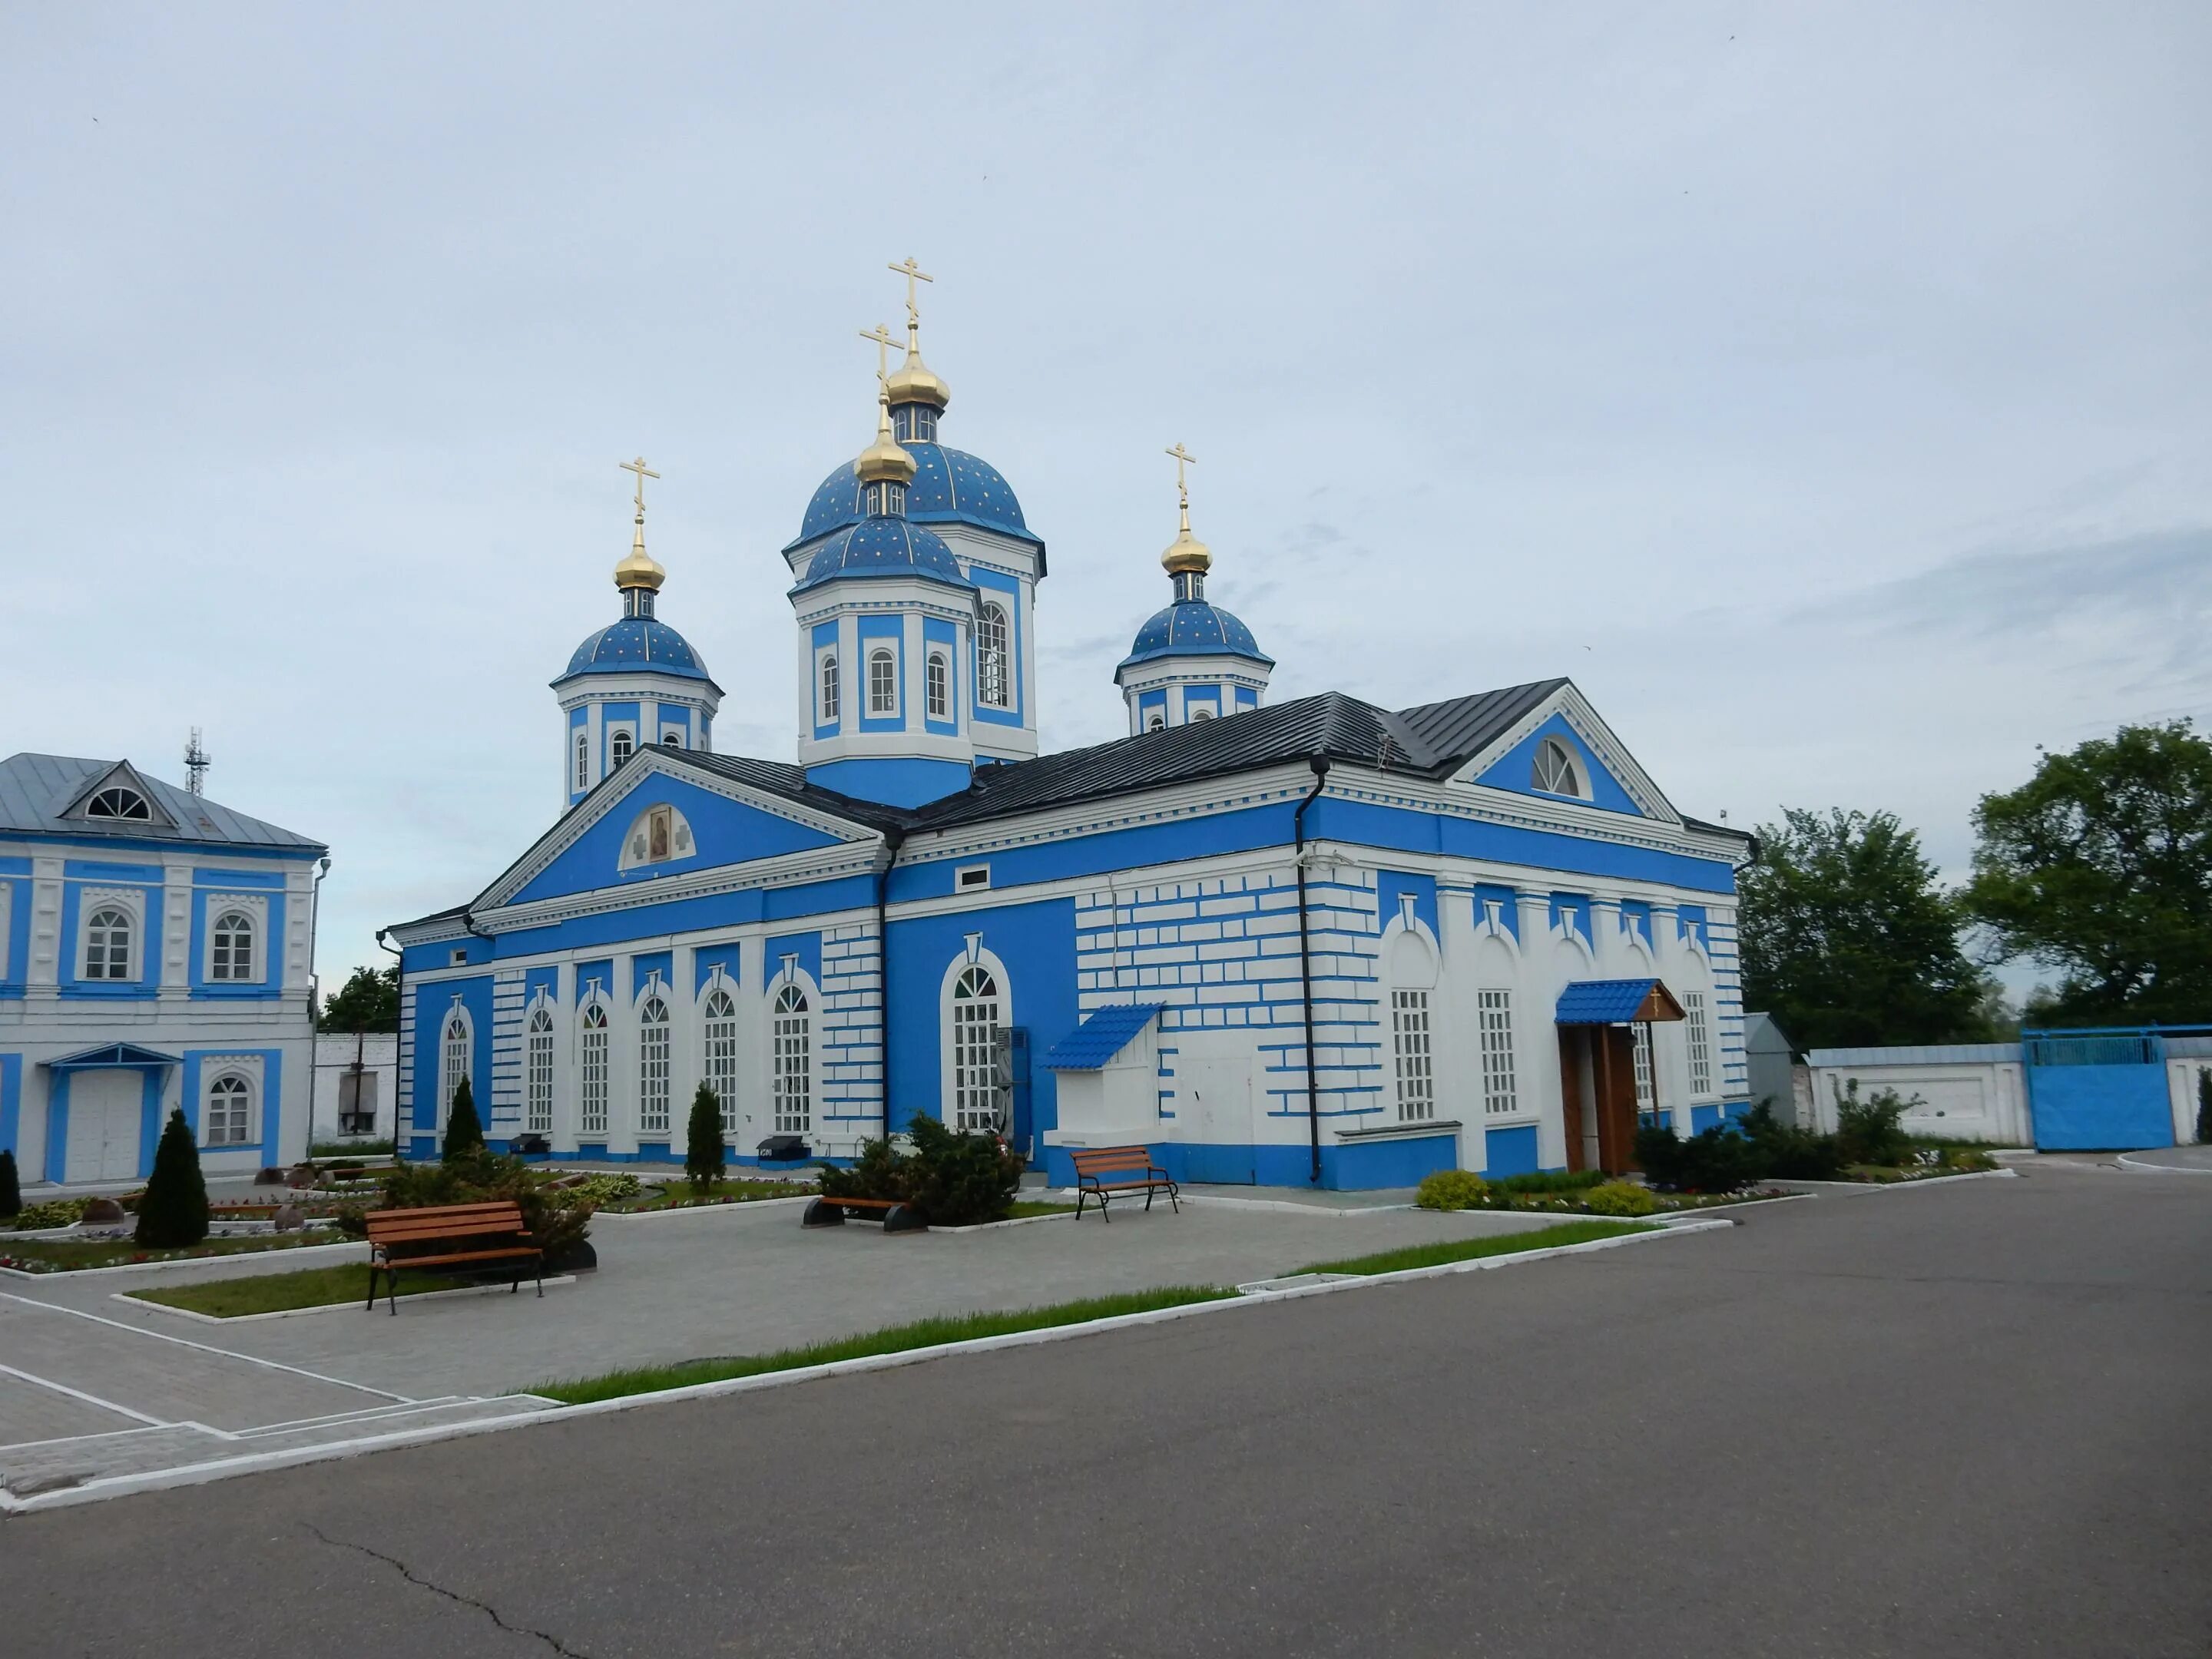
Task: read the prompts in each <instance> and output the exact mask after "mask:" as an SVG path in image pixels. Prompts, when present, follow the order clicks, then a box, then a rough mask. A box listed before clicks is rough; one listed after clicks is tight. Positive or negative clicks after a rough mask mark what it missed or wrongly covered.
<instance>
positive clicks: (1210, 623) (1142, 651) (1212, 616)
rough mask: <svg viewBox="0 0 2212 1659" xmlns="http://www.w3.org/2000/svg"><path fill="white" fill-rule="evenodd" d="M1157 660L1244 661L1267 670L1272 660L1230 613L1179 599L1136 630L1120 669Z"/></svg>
mask: <svg viewBox="0 0 2212 1659" xmlns="http://www.w3.org/2000/svg"><path fill="white" fill-rule="evenodd" d="M1161 657H1246V658H1249V659H1251V660H1252V661H1254V662H1256V663H1264V664H1266V665H1267V666H1268V667H1270V668H1273V666H1274V665H1275V659H1273V657H1271V656H1269V655H1268V654H1267V653H1266V652H1264V651H1262V650H1261V649H1260V645H1259V641H1256V640H1255V639H1254V638H1253V637H1252V630H1251V629H1249V628H1247V627H1245V626H1244V624H1243V622H1242V621H1240V620H1239V619H1238V618H1237V617H1236V616H1235V615H1233V614H1232V613H1231V612H1230V611H1224V610H1223V609H1222V608H1221V607H1220V606H1219V605H1211V604H1208V603H1207V602H1206V600H1204V599H1182V600H1179V601H1177V602H1176V604H1174V605H1170V606H1168V608H1167V609H1166V610H1164V611H1158V612H1156V613H1155V614H1154V615H1153V616H1152V619H1151V620H1150V621H1148V622H1146V624H1145V625H1144V626H1143V627H1142V628H1140V629H1138V630H1137V638H1136V641H1135V642H1134V643H1133V644H1132V645H1131V646H1130V647H1129V654H1128V655H1127V656H1126V657H1124V658H1122V659H1121V666H1122V667H1123V668H1128V667H1132V666H1133V665H1136V664H1138V663H1140V662H1152V661H1155V660H1157V659H1159V658H1161Z"/></svg>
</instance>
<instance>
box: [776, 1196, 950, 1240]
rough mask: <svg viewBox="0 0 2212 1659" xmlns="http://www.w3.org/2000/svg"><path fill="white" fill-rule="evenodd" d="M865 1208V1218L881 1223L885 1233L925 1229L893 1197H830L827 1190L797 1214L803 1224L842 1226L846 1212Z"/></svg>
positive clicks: (925, 1227)
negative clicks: (867, 1213)
mask: <svg viewBox="0 0 2212 1659" xmlns="http://www.w3.org/2000/svg"><path fill="white" fill-rule="evenodd" d="M848 1210H860V1211H863V1212H871V1213H869V1217H868V1218H869V1219H870V1220H872V1221H880V1222H882V1223H883V1224H884V1231H885V1232H887V1233H919V1232H927V1231H928V1230H929V1224H928V1223H927V1221H924V1220H923V1219H922V1218H921V1216H919V1215H918V1214H916V1213H915V1212H914V1210H913V1209H912V1208H911V1207H909V1206H907V1205H905V1204H902V1203H901V1202H900V1201H899V1200H897V1199H895V1198H830V1197H829V1196H827V1195H826V1194H825V1195H824V1196H823V1197H821V1198H817V1199H816V1200H814V1201H813V1202H812V1203H811V1204H810V1205H808V1206H806V1209H805V1212H804V1213H802V1214H801V1215H800V1216H799V1225H800V1226H802V1227H842V1226H843V1225H845V1212H846V1211H848Z"/></svg>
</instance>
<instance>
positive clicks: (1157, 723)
mask: <svg viewBox="0 0 2212 1659" xmlns="http://www.w3.org/2000/svg"><path fill="white" fill-rule="evenodd" d="M1167 729H1168V717H1167V716H1166V715H1165V714H1154V715H1153V716H1152V718H1151V719H1150V720H1146V722H1145V730H1146V731H1147V732H1164V731H1166V730H1167Z"/></svg>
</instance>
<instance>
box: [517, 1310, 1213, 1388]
mask: <svg viewBox="0 0 2212 1659" xmlns="http://www.w3.org/2000/svg"><path fill="white" fill-rule="evenodd" d="M1236 1295H1237V1292H1236V1291H1232V1290H1226V1289H1224V1288H1223V1287H1222V1286H1220V1285H1170V1286H1169V1287H1167V1288H1165V1289H1164V1290H1157V1291H1132V1292H1130V1293H1129V1294H1127V1295H1124V1296H1094V1297H1086V1298H1085V1299H1084V1300H1083V1301H1080V1302H1060V1303H1054V1304H1052V1305H1051V1306H1049V1307H1044V1308H1020V1309H1017V1310H1013V1311H1012V1312H1008V1313H978V1314H952V1315H948V1316H943V1317H939V1318H936V1319H917V1320H915V1322H913V1323H912V1324H910V1325H890V1326H886V1327H885V1328H884V1329H882V1330H879V1331H869V1332H866V1333H865V1334H861V1335H860V1336H848V1337H843V1338H841V1339H839V1340H836V1341H834V1342H814V1343H810V1344H808V1345H807V1346H805V1347H803V1348H783V1349H780V1350H778V1351H777V1352H775V1353H763V1354H744V1355H732V1356H730V1357H727V1358H719V1359H687V1360H684V1361H681V1362H680V1363H678V1364H673V1365H640V1366H637V1367H635V1368H634V1369H631V1370H619V1371H608V1372H605V1373H604V1374H602V1375H600V1376H583V1377H571V1378H568V1379H566V1380H564V1381H562V1382H558V1383H544V1384H542V1385H541V1386H539V1387H538V1388H535V1389H531V1390H530V1392H531V1393H532V1394H536V1395H544V1397H546V1398H547V1399H549V1400H558V1401H562V1402H563V1403H564V1404H566V1405H570V1406H582V1405H588V1404H590V1403H591V1402H592V1401H596V1400H618V1399H620V1398H622V1397H623V1395H632V1394H655V1393H658V1392H659V1391H660V1390H661V1389H684V1388H690V1387H691V1386H692V1385H693V1384H694V1383H725V1382H727V1381H729V1380H730V1379H731V1378H732V1377H739V1376H765V1375H766V1374H767V1373H769V1372H770V1371H793V1370H800V1369H802V1368H803V1367H805V1366H808V1365H829V1364H836V1362H837V1361H838V1360H841V1359H870V1358H874V1357H876V1356H877V1355H878V1354H887V1353H905V1352H908V1351H909V1350H911V1349H915V1348H933V1347H936V1346H939V1344H942V1343H946V1342H970V1341H973V1340H975V1339H976V1338H978V1337H984V1336H1006V1335H1010V1334H1012V1333H1014V1332H1017V1331H1041V1330H1048V1329H1050V1328H1052V1327H1054V1326H1057V1325H1083V1324H1088V1323H1089V1322H1091V1321H1092V1320H1094V1319H1112V1318H1115V1317H1116V1316H1120V1315H1123V1314H1137V1313H1151V1312H1153V1311H1154V1310H1158V1309H1161V1308H1180V1307H1183V1306H1185V1305H1187V1304H1190V1303H1194V1302H1222V1301H1233V1300H1234V1299H1235V1298H1236Z"/></svg>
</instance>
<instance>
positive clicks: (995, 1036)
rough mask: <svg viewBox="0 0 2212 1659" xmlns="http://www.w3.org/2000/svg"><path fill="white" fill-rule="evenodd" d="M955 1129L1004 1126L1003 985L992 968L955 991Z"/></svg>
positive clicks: (967, 977)
mask: <svg viewBox="0 0 2212 1659" xmlns="http://www.w3.org/2000/svg"><path fill="white" fill-rule="evenodd" d="M951 1043H952V1127H954V1128H956V1129H960V1130H963V1131H965V1130H971V1129H996V1128H998V1127H1000V1123H1001V1114H1000V1091H999V1061H998V1053H999V982H998V981H997V980H995V979H994V978H993V977H992V976H991V972H990V970H989V969H986V968H969V969H965V970H964V971H963V972H962V974H961V975H960V978H959V981H958V982H957V983H956V984H955V985H954V986H953V987H952V1032H951Z"/></svg>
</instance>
